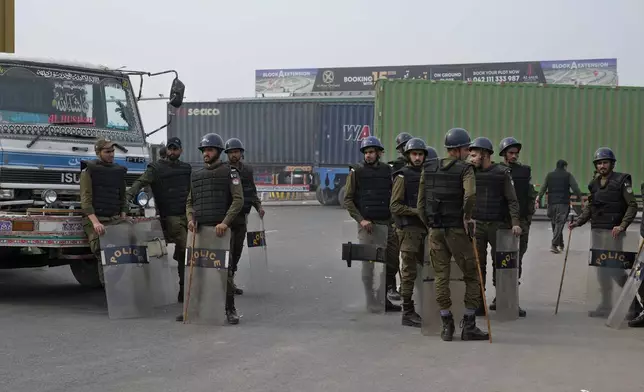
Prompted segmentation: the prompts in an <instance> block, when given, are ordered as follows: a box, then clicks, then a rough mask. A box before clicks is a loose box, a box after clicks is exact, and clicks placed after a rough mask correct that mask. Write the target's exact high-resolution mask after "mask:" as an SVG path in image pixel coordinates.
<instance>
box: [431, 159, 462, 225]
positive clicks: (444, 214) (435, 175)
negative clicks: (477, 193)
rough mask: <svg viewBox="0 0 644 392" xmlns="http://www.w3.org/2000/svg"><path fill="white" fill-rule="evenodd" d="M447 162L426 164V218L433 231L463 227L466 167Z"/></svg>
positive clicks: (454, 162)
mask: <svg viewBox="0 0 644 392" xmlns="http://www.w3.org/2000/svg"><path fill="white" fill-rule="evenodd" d="M445 160H446V159H438V160H433V161H430V162H426V163H425V167H424V168H425V217H426V218H427V224H428V225H429V227H433V228H446V227H460V228H462V227H463V197H464V192H463V174H464V173H465V170H466V169H467V164H466V163H464V162H462V161H459V160H456V159H455V160H452V161H451V162H449V164H448V165H447V166H445V167H443V162H445Z"/></svg>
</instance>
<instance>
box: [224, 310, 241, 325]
mask: <svg viewBox="0 0 644 392" xmlns="http://www.w3.org/2000/svg"><path fill="white" fill-rule="evenodd" d="M226 321H228V324H232V325H235V324H239V316H237V309H235V308H232V309H229V310H227V311H226Z"/></svg>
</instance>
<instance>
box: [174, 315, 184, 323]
mask: <svg viewBox="0 0 644 392" xmlns="http://www.w3.org/2000/svg"><path fill="white" fill-rule="evenodd" d="M175 321H179V322H181V321H183V314H180V315H178V316H177V317H176V318H175Z"/></svg>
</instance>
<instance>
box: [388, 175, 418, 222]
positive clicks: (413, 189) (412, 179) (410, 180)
mask: <svg viewBox="0 0 644 392" xmlns="http://www.w3.org/2000/svg"><path fill="white" fill-rule="evenodd" d="M421 171H422V168H421V167H414V166H405V167H403V168H402V169H400V170H398V171H397V172H395V173H394V176H397V175H399V174H402V175H403V176H404V177H405V198H404V199H403V204H404V205H406V206H408V207H411V208H416V206H417V205H418V186H419V185H420V174H421ZM394 222H395V223H396V227H398V228H400V229H403V228H405V227H407V226H416V227H425V225H424V224H423V221H421V220H420V217H417V216H408V215H401V216H398V215H394Z"/></svg>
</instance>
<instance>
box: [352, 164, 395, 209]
mask: <svg viewBox="0 0 644 392" xmlns="http://www.w3.org/2000/svg"><path fill="white" fill-rule="evenodd" d="M353 169H354V170H355V176H356V177H355V179H356V182H355V183H356V190H355V198H354V199H355V204H356V207H357V208H358V211H360V215H362V216H363V217H364V218H365V219H367V220H388V219H391V212H390V211H389V202H390V200H391V186H392V179H391V167H389V165H385V164H382V163H377V164H376V165H365V164H364V163H362V164H360V165H356V166H355V167H353Z"/></svg>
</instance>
